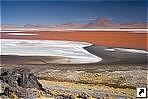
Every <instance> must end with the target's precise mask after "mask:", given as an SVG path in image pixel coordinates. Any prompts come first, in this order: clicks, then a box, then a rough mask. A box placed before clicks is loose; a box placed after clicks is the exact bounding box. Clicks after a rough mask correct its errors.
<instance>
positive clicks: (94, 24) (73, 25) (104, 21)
mask: <svg viewBox="0 0 148 99" xmlns="http://www.w3.org/2000/svg"><path fill="white" fill-rule="evenodd" d="M147 25H148V24H147V23H142V22H141V23H136V22H135V23H130V22H129V23H117V22H114V21H113V20H110V19H108V18H104V17H99V18H96V19H95V20H93V21H91V22H89V23H85V24H84V23H80V22H68V23H63V24H57V25H41V24H25V25H15V24H2V25H1V27H2V29H7V28H36V29H49V30H50V29H101V28H107V29H108V28H117V29H129V28H132V29H133V28H135V29H139V28H140V29H146V28H147Z"/></svg>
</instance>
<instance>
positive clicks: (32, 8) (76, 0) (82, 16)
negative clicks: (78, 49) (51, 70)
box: [1, 0, 147, 24]
mask: <svg viewBox="0 0 148 99" xmlns="http://www.w3.org/2000/svg"><path fill="white" fill-rule="evenodd" d="M146 5H147V2H146V0H120V1H119V0H69V1H68V0H54V1H52V0H22V1H20V0H19V1H16V0H2V2H1V14H2V15H1V16H2V17H1V21H2V23H3V24H27V23H34V24H60V23H65V22H73V21H79V22H88V21H90V19H93V18H97V17H106V18H110V19H113V20H114V21H118V22H145V21H146V9H147V8H146V7H147V6H146Z"/></svg>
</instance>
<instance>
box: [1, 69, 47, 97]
mask: <svg viewBox="0 0 148 99" xmlns="http://www.w3.org/2000/svg"><path fill="white" fill-rule="evenodd" d="M0 81H1V82H2V83H6V84H8V86H7V87H5V88H4V91H3V93H1V94H3V95H6V96H9V95H10V94H11V93H13V92H14V93H15V94H16V95H17V96H18V97H26V96H28V93H31V92H30V90H27V89H29V88H33V89H37V90H41V91H45V90H44V88H43V87H42V85H41V84H40V83H39V82H38V80H37V77H36V76H35V75H34V74H32V73H30V72H29V70H27V69H23V68H17V69H11V70H3V71H2V73H1V75H0Z"/></svg>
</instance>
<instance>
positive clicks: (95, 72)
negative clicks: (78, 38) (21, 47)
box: [0, 64, 148, 99]
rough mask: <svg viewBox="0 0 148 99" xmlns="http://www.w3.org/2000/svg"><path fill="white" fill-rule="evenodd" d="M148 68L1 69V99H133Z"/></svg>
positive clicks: (7, 67)
mask: <svg viewBox="0 0 148 99" xmlns="http://www.w3.org/2000/svg"><path fill="white" fill-rule="evenodd" d="M146 67H147V66H146V65H142V64H139V65H138V64H137V65H131V64H128V65H127V64H120V66H117V65H98V64H85V65H84V64H80V65H79V64H77V65H76V64H75V65H62V64H61V65H57V64H48V65H9V64H3V65H1V75H0V81H1V82H0V84H1V85H0V86H1V98H4V99H5V98H31V99H36V98H47V99H48V98H56V99H75V98H81V99H92V98H95V99H96V98H98V99H100V98H110V99H112V98H123V99H125V98H135V96H136V87H137V86H147V84H148V82H147V72H148V71H147V68H146Z"/></svg>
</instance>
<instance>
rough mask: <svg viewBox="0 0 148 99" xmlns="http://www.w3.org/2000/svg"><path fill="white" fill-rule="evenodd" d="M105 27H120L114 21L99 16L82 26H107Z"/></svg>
mask: <svg viewBox="0 0 148 99" xmlns="http://www.w3.org/2000/svg"><path fill="white" fill-rule="evenodd" d="M107 27H120V24H118V23H115V22H113V21H112V20H110V19H107V18H103V17H100V18H97V19H96V20H94V21H92V22H90V23H88V24H87V25H85V26H84V28H107Z"/></svg>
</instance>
